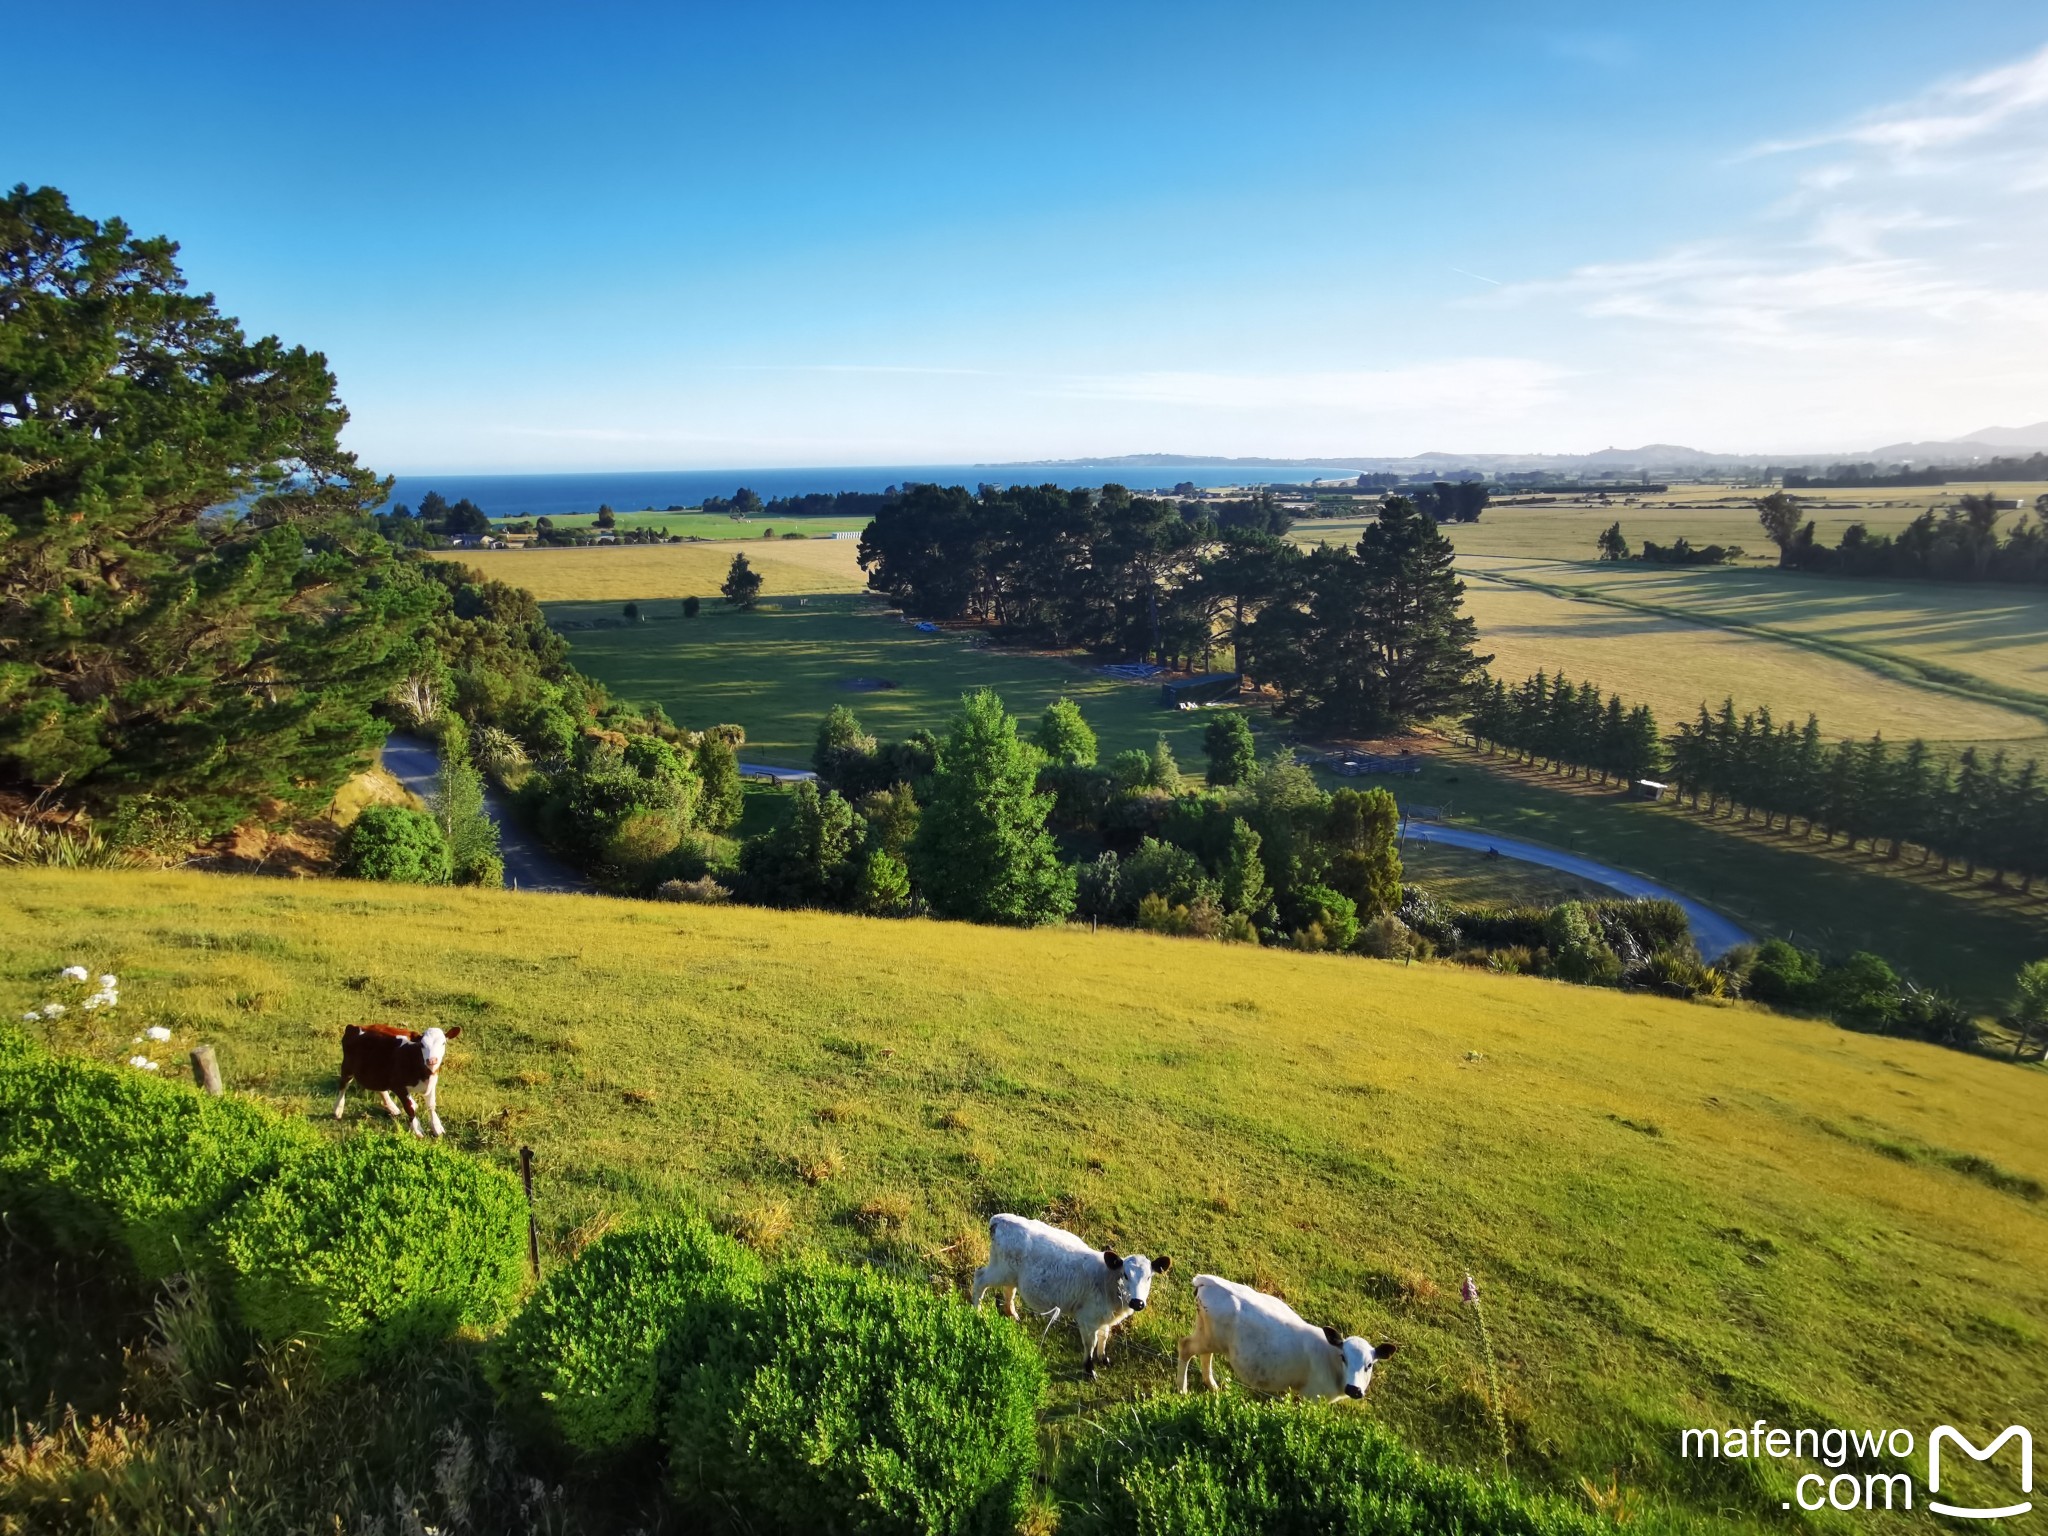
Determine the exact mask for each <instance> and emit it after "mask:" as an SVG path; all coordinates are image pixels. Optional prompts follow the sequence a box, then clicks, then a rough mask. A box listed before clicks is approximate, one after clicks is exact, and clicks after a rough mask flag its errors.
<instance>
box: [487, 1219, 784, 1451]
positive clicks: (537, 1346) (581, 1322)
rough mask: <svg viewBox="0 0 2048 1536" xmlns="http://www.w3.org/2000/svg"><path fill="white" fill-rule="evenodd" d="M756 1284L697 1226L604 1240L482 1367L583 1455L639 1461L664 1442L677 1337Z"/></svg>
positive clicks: (758, 1275) (754, 1271)
mask: <svg viewBox="0 0 2048 1536" xmlns="http://www.w3.org/2000/svg"><path fill="white" fill-rule="evenodd" d="M761 1283H762V1270H761V1261H760V1260H759V1259H757V1258H755V1257H754V1255H753V1254H751V1253H749V1252H748V1251H747V1250H746V1249H744V1248H742V1247H741V1246H740V1245H739V1244H738V1243H735V1242H733V1241H732V1240H731V1239H730V1238H725V1237H721V1236H719V1235H718V1234H717V1233H715V1232H713V1231H712V1230H711V1228H710V1227H709V1226H707V1225H706V1224H705V1223H704V1222H702V1221H701V1220H698V1219H696V1218H688V1219H683V1220H675V1221H664V1222H660V1223H658V1224H656V1225H653V1226H646V1227H636V1228H633V1229H631V1230H630V1231H623V1232H612V1233H608V1234H606V1235H605V1236H604V1237H601V1238H599V1239H598V1240H597V1241H596V1242H594V1243H592V1244H591V1245H590V1246H589V1247H588V1248H586V1249H584V1250H583V1252H581V1253H580V1254H578V1255H577V1256H576V1259H575V1261H574V1262H573V1263H571V1264H570V1265H568V1266H567V1267H566V1268H564V1269H558V1270H556V1271H555V1272H554V1273H553V1274H552V1275H550V1276H548V1278H547V1281H546V1283H545V1284H543V1285H542V1286H541V1288H540V1289H539V1290H538V1291H537V1292H535V1293H534V1295H533V1297H532V1299H530V1300H529V1301H528V1302H527V1303H526V1305H525V1306H524V1307H522V1308H521V1309H520V1311H519V1315H518V1316H517V1317H515V1318H514V1319H513V1320H512V1323H511V1325H510V1326H509V1327H508V1328H506V1330H505V1332H504V1335H503V1337H501V1338H500V1339H499V1340H498V1342H497V1343H496V1344H495V1345H494V1346H493V1347H492V1350H491V1353H490V1355H489V1356H488V1357H487V1361H486V1364H487V1366H488V1369H489V1371H490V1375H491V1380H492V1382H493V1383H494V1384H495V1385H496V1387H497V1388H498V1391H499V1393H500V1394H501V1395H502V1396H503V1397H504V1398H505V1400H506V1401H507V1402H508V1403H509V1404H511V1405H512V1407H513V1408H514V1410H515V1411H516V1412H519V1413H522V1414H524V1415H526V1416H528V1417H529V1418H532V1419H537V1420H539V1421H540V1422H543V1423H545V1424H547V1425H548V1426H549V1428H550V1429H551V1430H552V1431H553V1432H554V1433H555V1434H556V1435H557V1436H559V1437H560V1439H561V1440H562V1441H564V1442H565V1443H566V1444H568V1445H570V1446H573V1447H574V1448H576V1449H577V1450H579V1451H586V1452H590V1453H592V1454H597V1455H610V1454H618V1453H623V1452H629V1451H639V1450H643V1449H645V1448H647V1447H649V1446H651V1445H652V1444H653V1443H654V1441H655V1440H656V1439H657V1438H658V1437H659V1435H660V1433H661V1412H662V1408H663V1399H664V1398H665V1396H666V1393H665V1392H664V1391H663V1384H662V1379H661V1372H662V1370H663V1369H666V1368H669V1367H667V1366H665V1365H664V1360H665V1354H664V1351H665V1343H666V1340H667V1337H668V1334H669V1330H670V1328H671V1326H672V1325H674V1324H675V1323H676V1322H677V1321H678V1320H679V1319H681V1318H683V1317H684V1316H685V1315H687V1314H688V1313H689V1312H690V1311H691V1310H692V1309H694V1308H698V1307H701V1306H704V1305H707V1304H718V1303H728V1302H733V1301H738V1300H751V1299H752V1298H753V1297H754V1296H755V1294H756V1293H757V1292H758V1291H759V1289H760V1287H761Z"/></svg>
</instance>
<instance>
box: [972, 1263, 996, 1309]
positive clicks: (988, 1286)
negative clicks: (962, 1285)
mask: <svg viewBox="0 0 2048 1536" xmlns="http://www.w3.org/2000/svg"><path fill="white" fill-rule="evenodd" d="M994 1289H995V1280H994V1279H993V1278H992V1277H991V1276H990V1275H989V1266H988V1265H986V1264H984V1265H982V1266H981V1268H979V1269H977V1270H976V1271H975V1272H974V1282H973V1284H971V1285H970V1286H968V1288H967V1296H968V1302H967V1304H968V1305H969V1306H971V1307H975V1308H979V1307H980V1306H981V1298H982V1297H984V1296H986V1295H987V1294H988V1293H989V1292H990V1291H992V1290H994Z"/></svg>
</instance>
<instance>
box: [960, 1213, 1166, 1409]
mask: <svg viewBox="0 0 2048 1536" xmlns="http://www.w3.org/2000/svg"><path fill="white" fill-rule="evenodd" d="M1171 1268H1173V1260H1172V1259H1170V1258H1168V1257H1167V1256H1166V1255H1165V1254H1161V1255H1160V1256H1159V1257H1158V1258H1157V1259H1148V1258H1146V1257H1145V1256H1144V1255H1143V1254H1139V1253H1134V1254H1132V1255H1131V1256H1130V1257H1129V1258H1125V1257H1123V1256H1122V1255H1120V1254H1118V1253H1117V1251H1116V1250H1115V1249H1114V1248H1091V1247H1089V1246H1088V1245H1087V1244H1086V1243H1084V1242H1082V1241H1081V1239H1080V1238H1078V1237H1076V1236H1074V1234H1073V1233H1071V1232H1063V1231H1061V1230H1060V1229H1059V1228H1058V1227H1052V1226H1047V1225H1046V1224H1045V1223H1044V1222H1042V1221H1032V1220H1031V1219H1030V1218H1029V1217H1025V1216H1010V1215H1002V1216H996V1217H992V1218H991V1219H990V1221H989V1224H988V1262H987V1263H986V1264H984V1265H982V1266H981V1268H980V1269H977V1270H976V1271H975V1272H974V1305H975V1306H977V1307H978V1306H980V1305H981V1298H982V1297H983V1296H985V1295H987V1294H988V1293H989V1292H990V1291H1001V1292H1002V1293H1003V1306H1004V1309H1005V1310H1006V1311H1007V1312H1008V1313H1009V1314H1010V1316H1012V1317H1015V1316H1016V1315H1017V1301H1018V1298H1019V1297H1021V1298H1023V1302H1024V1305H1025V1306H1026V1307H1028V1308H1030V1310H1031V1311H1032V1312H1034V1313H1036V1314H1037V1315H1038V1316H1040V1317H1044V1318H1048V1319H1049V1321H1048V1322H1047V1324H1046V1326H1047V1327H1048V1328H1050V1327H1051V1326H1052V1324H1053V1323H1056V1322H1058V1321H1059V1320H1060V1318H1062V1317H1067V1318H1071V1319H1072V1320H1073V1323H1074V1326H1075V1328H1077V1329H1078V1330H1080V1334H1081V1364H1082V1367H1083V1369H1084V1370H1086V1372H1087V1373H1088V1379H1089V1380H1090V1381H1093V1380H1094V1379H1095V1367H1096V1366H1098V1365H1107V1364H1109V1330H1110V1329H1112V1328H1114V1327H1115V1326H1116V1325H1117V1324H1118V1323H1120V1322H1122V1321H1123V1320H1124V1319H1125V1318H1127V1317H1129V1316H1130V1315H1131V1314H1132V1313H1133V1312H1142V1311H1144V1310H1145V1303H1146V1301H1147V1299H1148V1298H1149V1297H1150V1296H1151V1294H1152V1277H1153V1276H1154V1275H1163V1274H1165V1273H1166V1272H1167V1271H1168V1270H1169V1269H1171Z"/></svg>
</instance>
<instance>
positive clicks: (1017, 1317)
mask: <svg viewBox="0 0 2048 1536" xmlns="http://www.w3.org/2000/svg"><path fill="white" fill-rule="evenodd" d="M1003 1310H1004V1311H1005V1312H1007V1313H1009V1314H1010V1321H1011V1322H1013V1323H1014V1322H1020V1321H1022V1319H1023V1316H1024V1314H1023V1313H1021V1312H1019V1311H1018V1310H1017V1287H1015V1286H1014V1285H1011V1286H1005V1287H1004V1288H1003Z"/></svg>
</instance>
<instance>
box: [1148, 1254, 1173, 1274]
mask: <svg viewBox="0 0 2048 1536" xmlns="http://www.w3.org/2000/svg"><path fill="white" fill-rule="evenodd" d="M1171 1268H1173V1255H1172V1254H1170V1253H1162V1254H1161V1255H1159V1257H1158V1258H1156V1259H1154V1260H1153V1261H1152V1273H1153V1274H1155V1275H1163V1274H1165V1273H1166V1272H1167V1271H1168V1270H1169V1269H1171Z"/></svg>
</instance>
